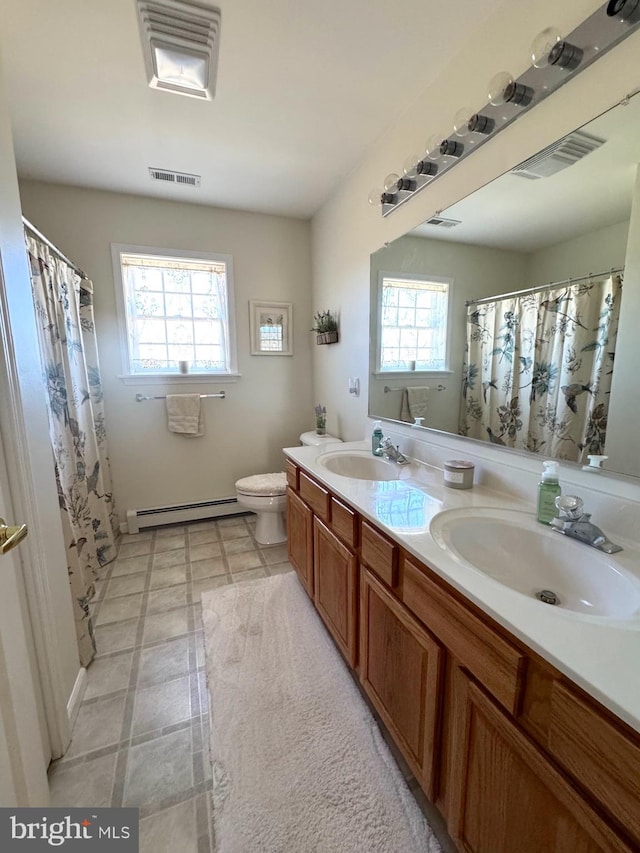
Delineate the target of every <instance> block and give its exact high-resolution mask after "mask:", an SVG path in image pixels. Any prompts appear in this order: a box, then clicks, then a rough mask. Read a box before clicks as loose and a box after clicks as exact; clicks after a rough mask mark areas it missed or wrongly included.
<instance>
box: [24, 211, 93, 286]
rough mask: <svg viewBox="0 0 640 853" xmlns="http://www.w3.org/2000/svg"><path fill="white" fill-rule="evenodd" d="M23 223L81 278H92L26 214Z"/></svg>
mask: <svg viewBox="0 0 640 853" xmlns="http://www.w3.org/2000/svg"><path fill="white" fill-rule="evenodd" d="M22 224H23V225H24V227H25V228H28V230H29V231H31V233H32V234H34V235H35V236H36V237H38V239H40V240H42V242H43V243H45V244H46V245H47V246H48V247H49V248H50V249H51V251H52V252H55V253H56V255H57V256H58V257H59V258H61V259H62V260H63V261H64V262H65V263H66V264H69V266H70V267H71V269H72V270H73V271H74V272H76V273H78V275H79V276H80V278H83V279H84V280H85V281H89V280H90V279H89V276H88V275H87V274H86V273H85V272H83V271H82V270H81V269H80V267H79V266H78V265H77V264H74V263H73V261H70V260H69V258H68V257H67V256H66V255H65V254H63V253H62V252H61V251H60V249H59V248H58V247H57V246H55V245H54V244H53V243H52V242H51V240H48V239H47V238H46V237H45V236H44V234H43V233H42V232H41V231H38V229H37V228H36V226H35V225H32V224H31V222H29V220H28V219H27V218H26V216H23V217H22Z"/></svg>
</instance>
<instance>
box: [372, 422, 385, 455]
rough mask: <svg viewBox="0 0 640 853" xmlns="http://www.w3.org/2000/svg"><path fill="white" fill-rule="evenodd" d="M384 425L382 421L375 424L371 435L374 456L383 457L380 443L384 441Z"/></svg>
mask: <svg viewBox="0 0 640 853" xmlns="http://www.w3.org/2000/svg"><path fill="white" fill-rule="evenodd" d="M382 438H383V435H382V423H381V422H380V421H374V422H373V433H372V434H371V452H372V453H373V455H374V456H381V455H382V451H381V450H380V442H381V441H382Z"/></svg>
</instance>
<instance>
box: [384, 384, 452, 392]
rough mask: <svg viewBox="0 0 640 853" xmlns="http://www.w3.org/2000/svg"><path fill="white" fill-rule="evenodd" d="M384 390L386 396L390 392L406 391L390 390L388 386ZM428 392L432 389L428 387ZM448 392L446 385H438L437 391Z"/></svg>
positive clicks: (400, 389)
mask: <svg viewBox="0 0 640 853" xmlns="http://www.w3.org/2000/svg"><path fill="white" fill-rule="evenodd" d="M382 390H383V391H384V393H385V394H388V393H389V391H404V388H390V387H389V386H388V385H385V386H384V388H383V389H382ZM426 390H427V391H431V388H429V387H428V386H427V388H426ZM446 390H447V386H446V385H438V387H437V388H436V391H446Z"/></svg>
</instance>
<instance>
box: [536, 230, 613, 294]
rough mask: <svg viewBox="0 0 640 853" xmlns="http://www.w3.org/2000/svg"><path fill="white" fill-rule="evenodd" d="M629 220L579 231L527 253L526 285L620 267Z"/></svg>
mask: <svg viewBox="0 0 640 853" xmlns="http://www.w3.org/2000/svg"><path fill="white" fill-rule="evenodd" d="M628 234H629V220H625V221H624V222H616V223H615V225H608V226H607V227H606V228H599V229H598V230H597V231H589V232H588V233H587V234H581V235H580V236H579V237H575V238H574V239H573V240H566V241H565V242H564V243H558V244H557V245H555V246H547V247H546V248H544V249H540V250H538V251H537V252H532V254H531V255H529V263H528V270H527V286H528V287H535V286H536V285H538V284H546V283H547V282H553V281H560V280H561V279H565V278H569V276H571V277H573V278H575V277H577V276H580V275H588V274H589V273H597V272H603V271H605V270H610V269H613V268H614V267H616V268H617V267H623V266H624V258H625V254H626V252H627V236H628Z"/></svg>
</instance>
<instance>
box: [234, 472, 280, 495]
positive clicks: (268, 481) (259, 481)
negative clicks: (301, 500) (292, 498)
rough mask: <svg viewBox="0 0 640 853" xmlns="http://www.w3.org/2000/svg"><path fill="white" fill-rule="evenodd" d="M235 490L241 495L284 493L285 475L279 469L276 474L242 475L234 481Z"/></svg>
mask: <svg viewBox="0 0 640 853" xmlns="http://www.w3.org/2000/svg"><path fill="white" fill-rule="evenodd" d="M236 490H237V491H238V492H239V493H240V494H242V495H255V496H256V497H265V498H266V497H274V496H278V495H286V493H287V475H286V474H285V473H284V472H283V471H281V472H280V473H278V474H253V475H252V476H251V477H242V478H241V479H240V480H238V481H237V482H236Z"/></svg>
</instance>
